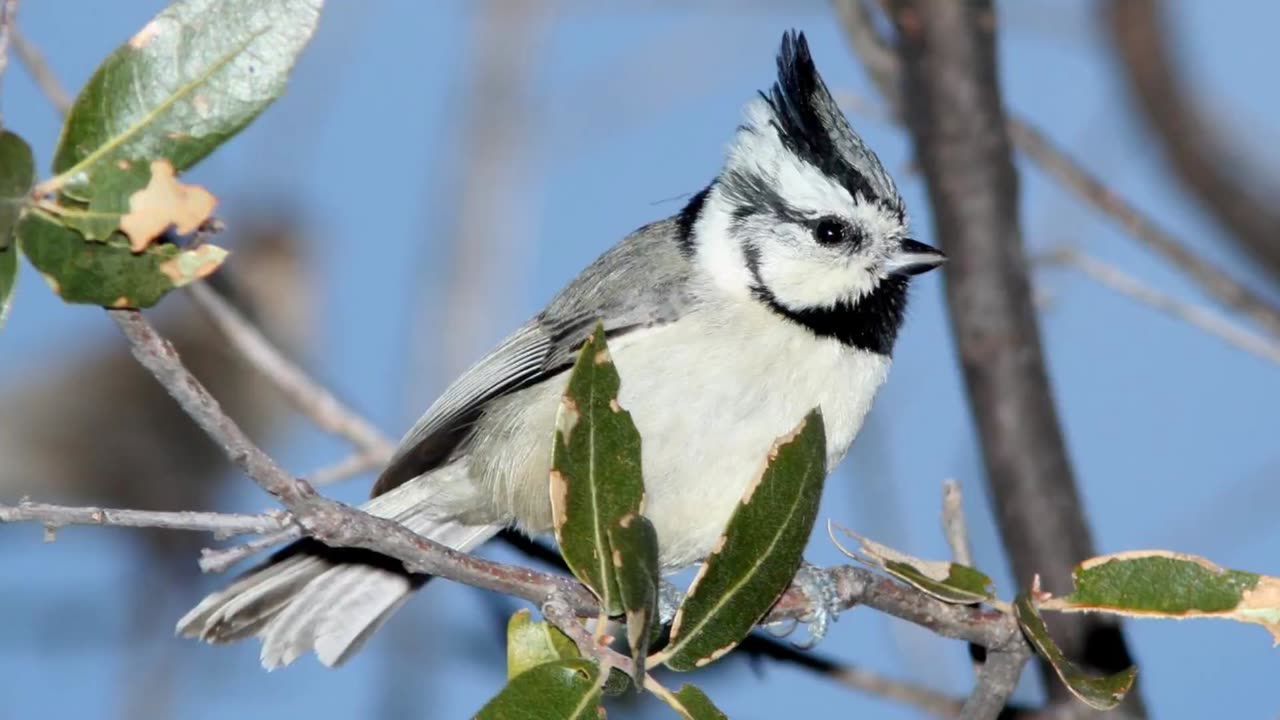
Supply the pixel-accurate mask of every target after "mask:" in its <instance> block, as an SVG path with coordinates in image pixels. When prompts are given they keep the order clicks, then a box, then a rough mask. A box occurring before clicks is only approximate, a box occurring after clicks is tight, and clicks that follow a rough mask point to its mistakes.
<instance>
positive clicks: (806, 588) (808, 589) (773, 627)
mask: <svg viewBox="0 0 1280 720" xmlns="http://www.w3.org/2000/svg"><path fill="white" fill-rule="evenodd" d="M791 584H792V585H794V586H796V587H798V588H800V591H801V592H803V593H804V595H805V597H807V598H808V599H809V603H810V607H811V609H810V611H809V612H808V613H807V614H806V615H805V616H804V617H802V618H801V619H800V620H799V621H797V620H795V619H794V618H788V619H786V620H779V621H777V622H773V623H769V624H768V625H765V626H764V627H765V630H766V631H768V632H769V633H770V634H771V635H773V636H775V637H786V636H788V635H790V634H791V633H793V632H795V630H796V628H797V627H798V626H799V624H800V622H804V623H807V624H808V625H809V637H808V638H807V639H806V640H804V641H803V642H798V643H792V644H793V645H795V646H796V647H798V648H800V649H801V650H808V649H810V648H812V647H814V646H815V645H817V644H818V643H820V642H822V638H824V637H826V636H827V630H828V628H830V627H831V623H832V622H833V621H835V620H837V619H838V618H839V617H840V610H841V607H840V589H839V587H838V586H837V585H836V581H835V580H833V579H832V578H831V575H830V574H828V573H827V572H826V571H825V570H823V569H822V568H819V567H816V566H814V565H810V564H809V563H808V562H805V563H802V564H801V565H800V569H799V570H798V571H797V572H796V577H795V579H794V580H792V582H791Z"/></svg>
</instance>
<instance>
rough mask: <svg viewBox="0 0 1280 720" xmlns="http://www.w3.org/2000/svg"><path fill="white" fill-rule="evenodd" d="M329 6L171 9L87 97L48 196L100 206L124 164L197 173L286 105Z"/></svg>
mask: <svg viewBox="0 0 1280 720" xmlns="http://www.w3.org/2000/svg"><path fill="white" fill-rule="evenodd" d="M321 5H322V0H219V1H218V2H213V1H211V0H179V1H178V2H174V3H172V4H170V5H169V6H168V7H166V8H165V9H164V10H163V11H161V12H160V14H159V15H157V16H156V17H155V18H153V19H152V20H151V21H150V22H149V23H147V25H146V26H145V27H143V28H142V29H141V30H139V31H138V33H137V34H135V35H134V36H133V38H131V39H130V40H129V41H128V42H127V43H125V44H124V45H122V46H121V47H120V48H118V49H117V50H116V51H115V52H113V53H112V54H111V55H110V56H108V57H107V59H106V60H105V61H104V62H103V63H102V65H101V66H99V67H98V69H97V71H95V72H94V74H93V77H91V78H90V79H89V82H88V83H87V84H86V85H85V87H84V88H83V89H82V90H81V91H80V94H79V95H78V96H77V97H76V101H75V104H74V105H73V106H72V108H71V111H70V113H69V114H68V115H67V120H66V123H65V124H64V126H63V129H62V136H61V139H60V140H59V142H58V147H57V150H56V151H55V153H54V161H53V171H54V173H56V174H57V176H56V177H55V178H54V179H53V180H52V181H51V182H49V183H44V184H42V185H41V188H42V189H43V190H44V191H46V192H49V193H52V192H61V193H63V194H65V195H67V196H69V197H72V198H75V199H76V200H80V201H82V202H90V203H91V202H92V201H93V200H94V199H95V196H96V193H97V192H98V189H99V188H100V187H109V186H110V184H111V183H110V182H109V181H108V180H107V178H106V177H105V176H109V175H112V174H115V173H119V172H121V167H120V165H119V163H120V162H121V161H125V162H129V163H132V162H134V161H150V160H158V159H161V158H165V159H168V160H169V162H171V163H172V164H173V167H174V168H175V169H176V170H178V171H179V172H180V171H182V170H185V169H186V168H188V167H191V166H192V165H193V164H195V163H196V162H197V161H199V160H200V159H201V158H203V157H204V156H206V155H208V154H209V152H210V151H212V150H213V149H214V148H216V147H217V146H218V145H221V144H222V143H223V142H225V141H226V140H227V139H229V138H230V137H231V136H233V135H235V134H236V133H237V132H239V131H240V130H241V129H242V128H244V127H245V126H246V125H248V124H249V122H250V121H252V120H253V119H254V118H255V117H257V116H258V114H259V113H261V112H262V111H263V110H264V109H265V108H266V107H267V105H269V104H270V103H271V101H273V100H275V99H276V98H277V97H279V96H280V94H281V93H282V92H283V91H284V87H285V81H286V80H287V79H288V75H289V71H290V70H291V69H292V68H293V65H294V63H295V62H296V61H297V58H298V55H299V53H301V52H302V49H303V47H305V46H306V44H307V41H308V40H310V39H311V35H312V33H313V32H314V31H315V28H316V22H317V21H318V20H319V17H320V8H321ZM126 171H127V170H126ZM135 189H136V188H135ZM113 192H118V191H113Z"/></svg>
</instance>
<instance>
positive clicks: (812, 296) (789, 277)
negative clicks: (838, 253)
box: [760, 245, 878, 310]
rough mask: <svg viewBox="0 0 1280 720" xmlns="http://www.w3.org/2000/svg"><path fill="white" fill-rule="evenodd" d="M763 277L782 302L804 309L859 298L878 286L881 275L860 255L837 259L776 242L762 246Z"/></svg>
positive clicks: (762, 279)
mask: <svg viewBox="0 0 1280 720" xmlns="http://www.w3.org/2000/svg"><path fill="white" fill-rule="evenodd" d="M760 280H761V281H762V282H763V283H764V286H765V287H766V288H767V289H768V290H769V292H771V293H772V294H773V296H774V298H776V299H777V301H778V302H779V303H781V304H782V305H784V306H786V307H788V308H790V309H792V310H804V309H805V308H819V307H822V308H826V307H831V306H833V305H835V304H836V303H838V302H840V301H842V300H844V301H852V300H856V299H857V298H859V297H861V296H862V295H865V294H866V293H869V292H871V291H872V290H874V289H875V286H876V282H877V281H878V278H876V277H874V276H873V275H872V274H871V273H870V272H869V271H868V269H867V263H866V260H865V259H864V258H862V257H859V256H856V255H855V256H853V257H841V258H839V259H835V260H833V259H832V258H831V257H830V256H829V255H828V254H827V253H825V252H806V251H805V250H804V249H803V248H797V247H795V246H790V245H773V246H770V247H767V248H762V249H761V253H760Z"/></svg>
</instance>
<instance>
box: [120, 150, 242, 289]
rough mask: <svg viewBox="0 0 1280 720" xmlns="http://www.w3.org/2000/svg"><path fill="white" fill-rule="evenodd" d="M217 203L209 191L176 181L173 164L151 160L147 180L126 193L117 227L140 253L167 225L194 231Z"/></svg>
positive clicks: (182, 230) (211, 212)
mask: <svg viewBox="0 0 1280 720" xmlns="http://www.w3.org/2000/svg"><path fill="white" fill-rule="evenodd" d="M217 205H218V198H216V197H214V195H213V193H211V192H209V191H208V190H205V189H204V188H202V187H200V186H199V185H188V184H186V183H184V182H182V181H180V180H178V178H177V176H176V175H175V174H174V172H173V163H170V162H169V161H168V160H164V159H161V160H155V161H153V162H152V163H151V181H150V182H149V183H147V186H146V187H145V188H143V189H141V190H139V191H137V192H136V193H134V194H133V195H130V196H129V212H128V213H126V214H125V215H124V216H123V217H121V218H120V229H121V230H122V231H124V234H125V235H128V236H129V248H130V249H131V250H133V251H134V252H135V253H137V252H142V251H143V250H145V249H146V248H147V246H148V245H150V244H151V243H152V241H154V240H155V239H156V238H158V237H160V235H161V233H163V232H164V231H165V230H166V229H168V228H169V226H170V225H173V226H174V227H175V228H176V229H177V231H178V232H179V233H182V234H186V233H190V232H195V230H196V229H197V228H199V227H200V225H201V224H202V223H203V222H204V221H206V220H208V219H209V217H210V216H212V215H213V209H214V208H215V207H217ZM215 267H216V266H215ZM210 272H212V270H211V271H210Z"/></svg>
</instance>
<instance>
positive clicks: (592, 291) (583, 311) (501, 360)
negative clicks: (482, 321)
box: [372, 219, 690, 495]
mask: <svg viewBox="0 0 1280 720" xmlns="http://www.w3.org/2000/svg"><path fill="white" fill-rule="evenodd" d="M677 232H678V230H677V227H676V222H675V221H674V220H672V219H668V220H664V221H662V222H657V223H654V224H652V225H647V226H645V227H643V228H640V229H639V230H637V231H636V232H634V233H632V234H631V235H629V236H627V238H626V239H624V240H623V241H622V242H621V243H619V244H617V245H615V246H614V247H613V248H611V249H610V250H609V251H608V252H606V253H605V254H604V255H601V256H600V257H599V258H597V259H596V261H595V262H594V263H592V264H591V265H590V266H589V267H587V269H585V270H583V271H582V273H581V274H579V275H578V277H576V278H574V280H573V281H572V282H571V283H569V285H568V286H567V287H565V288H564V289H563V290H561V291H560V292H559V293H558V294H557V295H556V296H555V298H553V299H552V300H551V303H550V304H548V305H547V307H546V309H545V310H543V311H542V312H541V313H539V314H538V315H537V316H536V317H534V318H533V319H532V320H530V321H529V322H527V323H525V324H524V325H523V326H522V327H521V328H520V329H519V330H516V331H515V332H514V333H512V334H511V335H509V336H508V337H507V338H506V339H505V340H503V341H502V343H501V344H499V345H498V347H497V348H495V349H494V350H493V351H492V352H490V353H489V354H488V355H486V356H485V357H484V358H482V359H481V360H480V361H479V362H477V363H476V364H475V365H473V366H472V367H471V368H470V369H469V370H467V371H466V372H465V373H463V374H462V376H461V377H459V378H458V379H457V380H455V381H454V383H453V384H452V385H450V386H449V387H448V389H446V390H445V391H444V394H442V395H441V396H440V398H439V399H437V400H436V401H435V402H434V403H432V405H431V407H430V408H429V409H428V410H427V412H426V413H425V414H424V415H423V416H422V417H421V418H420V419H419V420H418V422H417V423H416V424H414V426H413V428H411V429H410V430H409V432H408V433H406V434H405V436H404V438H403V439H402V440H401V441H400V446H399V447H398V448H397V450H396V453H395V455H394V456H393V457H392V459H391V462H390V463H388V465H387V467H386V469H385V470H383V472H382V475H381V476H380V477H379V478H378V481H377V482H376V483H375V484H374V486H373V492H372V494H373V495H381V494H382V493H385V492H387V491H388V490H391V489H393V488H395V487H397V486H399V485H401V484H403V483H405V482H407V481H409V480H411V479H413V478H415V477H417V476H419V475H422V474H423V473H426V472H429V471H431V470H433V469H435V468H436V467H438V466H440V465H441V464H442V463H444V462H445V461H446V460H447V459H448V457H449V455H450V454H451V453H452V452H453V451H454V449H456V448H457V447H458V445H459V444H460V443H461V442H462V441H463V440H464V439H465V438H466V437H467V434H468V433H469V432H470V430H471V428H472V426H474V425H475V423H476V421H477V420H478V419H479V418H480V416H481V415H483V414H484V410H485V406H486V405H487V404H488V403H489V402H491V401H492V400H494V399H495V398H499V397H502V396H503V395H506V394H508V393H511V392H515V391H516V390H520V389H523V388H526V387H529V386H531V385H536V384H537V383H540V382H543V381H545V380H547V379H549V378H552V377H555V376H556V375H559V374H560V373H562V372H564V371H565V370H567V369H568V368H569V367H570V366H572V364H573V359H574V355H575V353H576V352H577V351H578V348H579V347H581V345H582V342H583V341H584V340H586V338H587V335H588V334H589V333H590V332H591V330H592V328H593V327H594V326H595V323H596V322H597V321H600V322H603V323H604V328H605V333H606V334H607V335H608V336H609V337H611V338H613V337H618V336H621V335H623V334H626V333H628V332H631V331H633V330H637V329H641V328H646V327H654V326H657V325H663V324H666V323H668V322H671V321H673V320H675V319H676V318H677V317H679V315H680V311H681V308H682V307H683V305H684V303H685V301H686V298H687V295H688V284H689V283H688V280H689V270H690V264H689V260H688V258H686V257H685V256H684V255H683V253H682V251H681V249H680V246H679V243H678V242H677V237H676V234H677ZM547 441H548V442H550V441H551V438H550V437H548V438H547Z"/></svg>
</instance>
